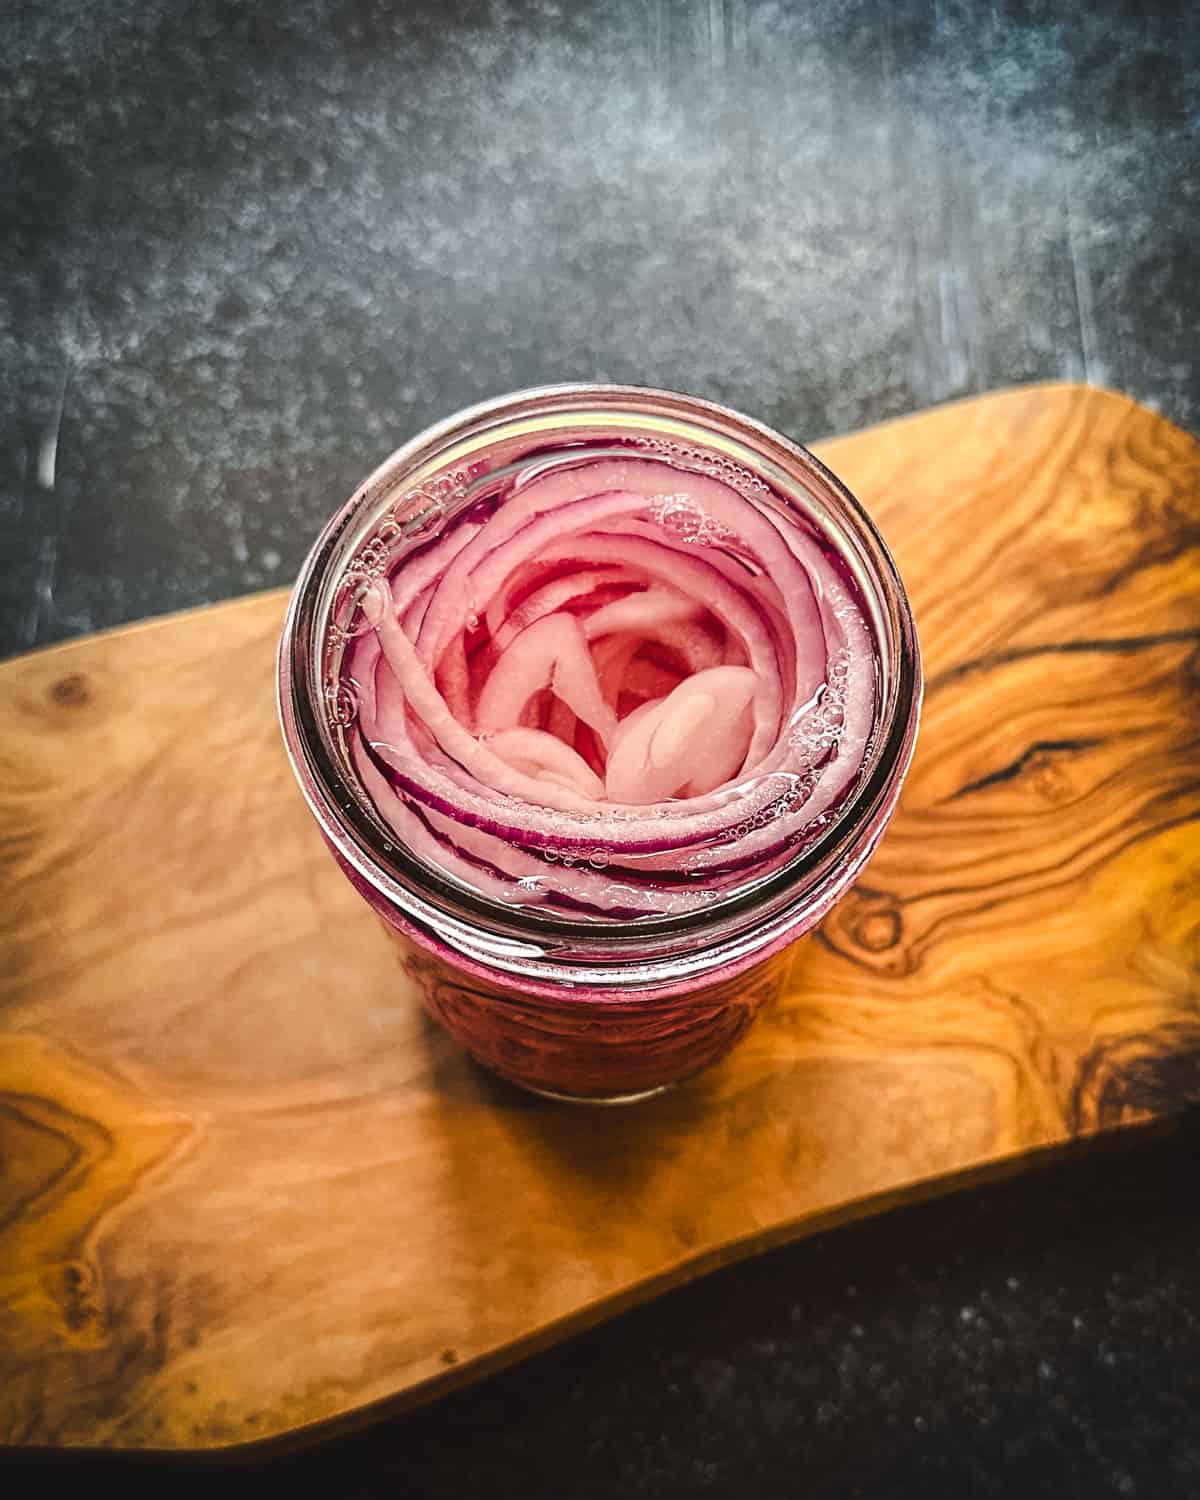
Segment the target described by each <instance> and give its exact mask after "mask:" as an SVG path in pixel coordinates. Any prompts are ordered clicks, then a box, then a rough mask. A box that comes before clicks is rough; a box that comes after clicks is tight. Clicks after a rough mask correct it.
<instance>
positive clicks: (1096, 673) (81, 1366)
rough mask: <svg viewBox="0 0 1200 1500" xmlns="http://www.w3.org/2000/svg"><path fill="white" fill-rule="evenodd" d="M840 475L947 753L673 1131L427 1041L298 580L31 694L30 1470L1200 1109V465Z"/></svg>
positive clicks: (6, 860)
mask: <svg viewBox="0 0 1200 1500" xmlns="http://www.w3.org/2000/svg"><path fill="white" fill-rule="evenodd" d="M819 451H820V453H821V455H822V456H823V457H824V458H825V459H826V460H827V461H828V462H829V463H830V464H831V465H832V466H833V467H834V468H835V469H836V470H837V471H838V472H839V473H840V474H841V475H842V476H843V477H844V478H845V479H846V480H847V481H848V483H849V484H850V485H851V487H852V488H853V489H854V490H855V491H856V492H857V493H858V494H859V495H860V496H861V498H862V499H863V500H864V501H865V502H866V503H867V505H868V507H869V508H870V509H871V510H872V512H873V513H874V515H875V516H876V517H877V519H878V521H879V522H880V524H881V526H882V528H883V531H884V533H885V535H886V536H887V538H888V540H889V541H890V542H891V544H892V546H893V548H894V550H895V553H896V556H897V560H898V562H899V565H900V569H901V572H902V573H903V575H904V577H905V579H906V580H907V582H908V585H909V589H910V591H911V594H912V599H913V604H914V607H915V611H916V615H917V621H918V626H919V628H920V631H921V636H922V640H923V642H924V649H925V654H926V666H927V671H928V676H929V691H928V697H927V705H926V712H925V720H924V725H923V728H922V736H921V740H920V743H919V747H918V751H917V757H916V761H915V764H914V767H913V770H912V774H911V777H910V779H909V782H908V785H907V788H906V791H905V795H904V798H903V801H902V804H901V809H900V812H899V814H898V816H897V818H896V820H895V823H894V824H893V826H892V829H891V831H890V832H889V834H888V835H887V837H886V838H885V839H884V842H883V845H882V847H881V849H880V851H879V853H878V854H877V855H876V857H875V859H874V861H873V863H872V864H871V866H870V868H869V870H868V872H867V875H866V877H865V879H864V881H863V882H862V884H860V885H859V887H858V888H857V889H856V890H855V891H854V892H853V893H852V894H851V895H850V896H849V897H848V898H847V899H846V900H845V901H844V902H843V903H842V905H841V906H840V907H839V908H838V909H837V910H836V911H835V913H834V914H833V916H832V917H831V918H830V919H829V920H828V921H827V922H826V923H825V925H824V927H823V929H822V930H820V931H819V932H818V933H817V934H816V935H815V936H813V937H811V938H810V939H808V940H807V941H805V942H804V943H802V944H801V945H800V946H799V948H798V949H797V951H796V954H795V960H794V964H793V966H792V969H791V980H790V986H789V989H788V993H787V996H786V999H785V1000H784V1001H783V1002H782V1003H781V1004H779V1005H778V1007H777V1008H775V1009H774V1010H773V1011H772V1012H770V1013H768V1014H766V1015H765V1016H764V1017H763V1018H762V1019H761V1020H760V1022H759V1023H758V1025H757V1027H756V1028H755V1029H754V1030H753V1031H752V1032H751V1034H750V1036H749V1039H748V1040H747V1041H746V1042H745V1043H744V1044H743V1045H742V1046H741V1047H740V1049H739V1050H738V1051H737V1052H736V1053H735V1054H734V1055H733V1056H732V1057H731V1058H729V1059H728V1060H727V1061H726V1062H725V1063H723V1064H722V1065H720V1066H719V1067H717V1068H716V1069H715V1070H713V1071H712V1072H710V1073H709V1074H707V1075H705V1076H703V1077H701V1078H699V1079H696V1080H694V1081H693V1082H691V1083H689V1084H687V1085H686V1086H684V1087H682V1088H680V1089H679V1090H677V1091H676V1092H674V1093H672V1094H669V1095H667V1096H665V1097H663V1098H660V1099H657V1100H654V1101H651V1102H649V1103H646V1104H643V1105H638V1106H632V1107H629V1108H626V1109H623V1110H599V1109H578V1108H571V1107H569V1106H562V1105H554V1104H550V1103H546V1102H543V1101H540V1100H536V1099H534V1098H531V1097H528V1096H526V1095H524V1094H522V1093H520V1092H518V1091H517V1090H515V1089H511V1088H509V1087H507V1086H506V1085H503V1084H501V1083H498V1082H496V1081H494V1080H491V1079H490V1078H488V1077H487V1076H485V1075H484V1074H483V1073H481V1072H480V1071H479V1070H478V1069H476V1068H475V1067H474V1066H473V1065H472V1064H471V1063H469V1062H468V1061H467V1060H466V1059H465V1057H464V1056H463V1055H462V1054H461V1053H460V1052H459V1051H458V1050H457V1048H456V1047H455V1046H454V1045H453V1044H452V1043H450V1042H449V1041H448V1040H447V1039H446V1038H445V1037H444V1036H442V1035H441V1034H440V1033H439V1032H438V1031H437V1030H436V1029H434V1028H433V1027H432V1025H430V1024H429V1023H428V1022H426V1020H425V1019H424V1018H423V1016H422V1014H421V1012H420V1011H419V1010H418V1008H417V1006H416V1003H415V1000H414V997H413V996H412V994H411V993H410V992H409V990H408V989H407V987H406V983H405V981H404V979H403V977H402V975H401V973H400V970H399V968H398V967H397V961H396V959H395V958H394V957H393V952H392V949H391V947H390V946H389V943H388V942H387V940H386V938H385V936H384V934H383V933H382V931H380V930H378V929H377V927H376V925H375V922H374V919H373V918H372V917H371V916H370V915H369V914H368V912H367V911H366V909H365V907H363V906H361V905H360V903H359V901H358V898H357V897H356V896H355V895H354V893H353V892H352V890H351V889H350V887H349V885H348V884H347V883H346V882H345V881H344V880H343V878H342V876H341V875H340V874H339V873H338V872H337V870H336V869H335V868H334V866H333V864H332V862H331V861H330V859H329V858H328V856H327V855H326V853H325V850H324V847H323V845H322V843H321V840H320V838H319V837H318V834H317V831H316V828H315V827H314V826H313V824H312V822H311V820H310V818H309V816H308V814H307V812H306V810H305V808H304V806H303V805H302V803H301V800H300V795H299V793H298V791H297V790H296V788H295V786H294V785H293V782H292V778H291V774H290V772H289V770H288V768H287V766H286V764H285V761H284V756H283V752H282V749H281V747H280V742H279V734H278V731H277V729H276V724H275V712H274V704H273V696H272V692H273V688H272V671H273V653H274V646H275V639H276V634H277V631H278V628H279V624H280V620H281V616H282V611H283V602H284V600H283V595H282V594H280V593H272V594H265V595H260V596H258V597H255V598H251V599H246V600H243V601H241V602H238V603H234V604H228V605H221V606H218V607H216V608H212V609H205V610H199V611H195V612H193V613H190V614H186V615H181V616H176V617H174V618H172V619H167V620H161V621H156V622H154V623H151V624H149V625H143V626H138V627H136V628H134V629H131V630H124V631H118V632H115V633H113V634H109V635H104V636H100V637H98V638H95V639H92V640H86V641H80V642H77V643H75V644H72V645H68V646H63V647H59V648H56V649H53V650H49V651H44V652H40V653H38V654H36V655H33V656H29V657H25V658H22V659H20V660H17V661H12V662H9V663H7V664H5V665H4V666H2V667H0V800H2V804H3V825H2V827H3V836H2V851H3V852H2V858H3V878H4V882H5V891H4V895H3V900H2V902H0V934H2V943H3V949H2V957H3V963H2V974H0V982H2V985H3V989H2V996H3V999H2V1009H0V1441H4V1442H7V1443H9V1444H18V1445H52V1446H73V1445H95V1446H102V1447H113V1448H115V1447H127V1448H159V1449H193V1450H194V1449H219V1448H223V1447H228V1446H230V1445H237V1444H243V1443H247V1442H253V1441H262V1440H269V1439H277V1440H278V1439H282V1438H284V1437H288V1438H290V1439H294V1438H295V1437H296V1435H297V1434H298V1433H300V1432H303V1433H304V1434H305V1435H313V1434H314V1433H316V1432H318V1431H321V1430H325V1428H326V1426H327V1425H328V1424H332V1423H334V1422H338V1423H341V1424H345V1423H346V1422H348V1421H349V1420H352V1419H358V1418H362V1417H363V1416H364V1415H366V1414H367V1413H368V1409H371V1410H378V1409H380V1408H379V1406H378V1404H379V1403H384V1404H385V1405H386V1406H388V1407H390V1408H394V1407H395V1406H397V1405H403V1404H411V1403H414V1402H416V1401H419V1400H423V1399H425V1398H428V1397H429V1396H432V1395H434V1394H435V1393H437V1392H439V1391H441V1390H444V1389H446V1388H448V1387H449V1386H451V1385H454V1384H458V1383H461V1382H463V1381H466V1380H468V1379H472V1378H474V1377H476V1376H478V1375H480V1374H482V1373H483V1372H484V1371H486V1370H490V1369H494V1368H496V1367H497V1366H498V1365H500V1364H503V1363H505V1362H507V1361H511V1360H513V1359H515V1358H517V1357H518V1356H519V1355H520V1354H522V1353H525V1352H527V1351H529V1350H531V1349H532V1348H534V1347H536V1346H538V1345H539V1344H545V1343H547V1342H549V1341H551V1340H554V1339H559V1338H562V1337H565V1336H566V1335H567V1334H569V1333H571V1332H572V1331H573V1330H576V1329H579V1328H581V1327H583V1326H584V1325H586V1324H589V1323H593V1322H595V1321H597V1320H599V1319H601V1318H604V1317H607V1316H609V1315H610V1314H612V1313H614V1312H616V1311H617V1310H618V1309H620V1308H623V1307H627V1306H629V1305H630V1304H632V1303H635V1302H637V1301H639V1300H642V1299H644V1298H646V1297H649V1296H651V1295H653V1294H654V1293H655V1292H658V1291H661V1290H662V1289H663V1288H665V1287H667V1286H670V1285H672V1284H675V1283H678V1282H681V1281H685V1280H687V1279H688V1278H689V1277H694V1276H697V1275H699V1274H701V1273H702V1272H704V1271H706V1270H708V1269H710V1268H712V1267H714V1266H716V1265H719V1264H721V1263H723V1262H726V1261H729V1260H732V1259H735V1258H737V1257H739V1256H744V1255H749V1254H751V1253H753V1252H754V1251H756V1250H759V1249H762V1248H763V1247H765V1246H767V1245H771V1244H776V1243H778V1242H780V1241H783V1240H787V1239H791V1238H794V1237H796V1236H798V1235H801V1234H805V1233H809V1232H811V1231H813V1230H816V1229H819V1228H821V1227H824V1226H826V1225H829V1224H832V1223H835V1222H837V1221H839V1220H844V1219H848V1218H851V1217H853V1216H855V1215H861V1214H865V1213H871V1212H875V1211H877V1210H879V1209H881V1208H883V1207H886V1206H887V1205H889V1204H893V1203H896V1202H899V1201H903V1200H905V1199H906V1198H910V1197H913V1196H914V1195H916V1194H919V1193H925V1192H928V1191H930V1190H936V1189H939V1188H943V1187H945V1186H947V1185H949V1184H952V1183H961V1182H963V1181H965V1180H968V1179H970V1178H971V1177H972V1176H974V1175H977V1174H979V1173H980V1172H982V1171H985V1170H988V1169H995V1168H997V1167H998V1166H1004V1165H1008V1166H1011V1164H1012V1163H1013V1162H1014V1160H1016V1159H1017V1158H1021V1159H1024V1160H1029V1159H1031V1158H1032V1157H1033V1156H1034V1155H1035V1154H1036V1153H1038V1152H1040V1151H1043V1150H1044V1149H1045V1148H1048V1147H1054V1146H1060V1145H1063V1144H1065V1143H1068V1142H1070V1141H1072V1140H1074V1139H1077V1138H1079V1137H1082V1136H1085V1135H1088V1134H1090V1133H1092V1132H1095V1131H1097V1130H1100V1129H1108V1128H1116V1127H1121V1126H1126V1125H1131V1124H1134V1123H1137V1122H1143V1121H1147V1120H1150V1119H1153V1118H1156V1117H1162V1116H1166V1115H1169V1114H1171V1113H1172V1112H1175V1111H1178V1110H1180V1109H1181V1108H1183V1107H1184V1106H1185V1105H1186V1104H1187V1103H1189V1102H1194V1101H1196V1100H1197V1099H1200V1000H1198V998H1197V967H1198V960H1200V925H1198V924H1200V833H1198V825H1197V818H1198V816H1200V738H1198V733H1197V729H1198V725H1197V719H1198V717H1200V692H1198V688H1200V675H1198V667H1200V562H1198V556H1197V544H1198V542H1200V448H1198V447H1197V445H1196V444H1195V443H1194V442H1193V441H1192V440H1191V439H1190V438H1188V437H1186V436H1185V435H1184V434H1183V433H1181V432H1179V431H1177V430H1176V429H1174V428H1172V427H1170V426H1169V425H1168V424H1167V423H1166V422H1164V421H1162V420H1160V419H1159V418H1158V417H1155V416H1153V415H1152V414H1151V413H1149V412H1148V411H1145V410H1143V409H1142V408H1140V407H1138V406H1136V405H1135V404H1134V403H1133V402H1132V401H1129V400H1127V399H1125V398H1123V397H1120V396H1116V395H1112V394H1108V393H1106V392H1101V391H1094V390H1087V389H1084V388H1081V387H1074V386H1049V387H1041V388H1030V389H1024V390H1017V391H1011V392H1007V393H1004V394H1001V395H997V396H990V397H986V398H983V399H980V400H975V401H969V402H965V403H962V404H960V405H956V406H951V407H946V408H944V409H942V410H939V411H935V412H931V413H929V414H927V415H924V416H919V417H914V418H911V419H908V420H905V421H901V422H896V423H892V424H889V425H887V426H884V427H879V428H875V429H873V430H872V431H870V432H866V433H862V434H860V435H858V436H856V437H850V438H843V439H839V440H838V441H836V442H831V443H826V444H823V445H821V447H820V450H819Z"/></svg>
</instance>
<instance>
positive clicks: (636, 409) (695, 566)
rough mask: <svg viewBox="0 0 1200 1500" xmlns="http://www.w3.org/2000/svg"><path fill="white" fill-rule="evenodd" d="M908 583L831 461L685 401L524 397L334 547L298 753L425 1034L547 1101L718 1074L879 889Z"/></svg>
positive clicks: (395, 458)
mask: <svg viewBox="0 0 1200 1500" xmlns="http://www.w3.org/2000/svg"><path fill="white" fill-rule="evenodd" d="M920 702H921V665H920V657H919V653H918V647H917V640H916V634H915V631H914V628H913V621H912V616H911V613H910V610H909V607H908V602H907V600H906V598H905V594H904V590H903V587H902V585H901V582H900V579H899V577H898V575H897V573H896V569H895V566H894V564H893V562H892V559H891V557H890V556H889V554H888V552H887V549H886V547H885V546H884V544H883V542H882V540H881V539H880V537H879V535H878V533H877V532H876V530H875V528H874V527H873V526H872V524H871V522H870V520H869V519H868V518H867V516H866V514H865V513H864V512H863V510H862V508H861V507H860V506H859V504H858V503H857V502H856V501H855V499H854V498H853V497H852V496H851V495H850V493H849V492H848V491H847V490H846V488H845V487H844V486H843V485H842V484H841V483H840V482H839V481H838V480H837V479H836V478H835V477H834V476H833V475H832V474H831V473H830V472H829V471H828V470H827V469H826V468H824V467H823V466H822V465H821V464H820V463H819V462H818V461H817V460H816V459H815V458H814V457H813V456H812V455H811V454H809V453H808V452H807V451H805V450H804V449H803V448H800V447H798V446H797V445H796V444H794V443H791V442H789V441H788V440H787V439H786V438H783V437H781V436H780V435H779V434H777V433H775V432H772V431H771V430H770V429H769V428H767V427H764V426H762V425H760V424H759V423H757V422H754V421H752V420H750V419H748V418H746V417H743V416H740V415H738V414H737V413H736V412H733V411H730V410H728V409H726V408H723V407H720V406H716V405H713V404H710V403H707V402H703V401H699V400H696V399H693V398H691V397H688V396H683V395H677V394H674V393H671V392H666V391H655V390H642V389H637V388H631V387H619V386H603V385H591V386H584V385H572V386H555V387H548V388H545V389H540V390H529V391H521V392H517V393H516V394H513V395H510V396H505V397H502V398H500V399H498V400H495V401H491V402H488V403H486V404H484V405H482V406H477V407H473V408H471V409H470V410H468V411H464V412H461V413H459V414H458V415H456V416H453V417H451V418H449V419H448V420H447V421H445V422H443V423H441V424H439V425H438V426H436V427H432V428H430V429H429V430H428V431H426V432H423V433H421V434H420V435H419V436H417V437H415V438H414V439H413V440H412V441H411V442H409V443H408V444H406V445H405V446H404V447H403V448H401V449H399V450H398V451H397V452H396V453H394V454H393V455H392V456H391V458H389V459H387V460H386V462H385V463H384V464H382V465H381V467H380V468H378V469H377V470H376V471H375V473H374V474H372V475H371V477H370V478H369V479H368V480H367V481H366V482H365V483H364V484H363V485H362V487H361V488H360V489H359V490H358V491H357V493H356V494H355V495H354V496H353V497H352V498H351V499H350V500H349V502H348V503H347V504H346V505H345V506H344V507H343V508H342V509H341V510H340V511H339V512H338V513H337V515H335V516H334V517H333V519H332V520H331V521H330V522H329V524H328V526H327V527H326V528H325V530H324V531H323V532H322V534H321V536H320V537H319V538H318V540H317V543H316V545H315V546H314V548H313V550H312V552H311V553H310V555H309V557H308V559H307V561H306V562H305V564H304V567H303V569H302V571H301V574H300V577H299V580H298V582H297V584H296V588H295V592H294V594H293V596H292V600H291V605H290V608H289V611H288V616H287V621H286V624H285V627H284V633H283V639H282V642H281V646H280V653H279V704H280V715H281V720H282V725H283V731H284V738H285V741H286V744H287V749H288V753H289V755H290V757H291V761H292V765H293V767H294V769H295V772H296V775H297V778H298V779H299V782H300V785H301V788H302V790H303V792H304V795H305V798H306V799H307V801H308V804H309V807H310V808H311V810H312V812H313V814H314V816H315V817H316V819H317V821H318V823H319V824H320V827H321V830H322V832H323V834H324V836H325V839H326V841H327V842H328V844H329V846H330V848H331V850H332V851H333V854H334V856H335V858H336V860H337V862H338V864H339V865H340V866H341V868H342V870H343V871H344V872H345V874H346V875H347V876H348V878H349V879H350V880H351V881H352V882H353V884H354V886H355V887H356V889H357V890H358V891H359V892H360V894H361V895H362V896H363V898H364V899H365V900H366V901H367V902H368V903H369V904H370V906H371V907H372V908H373V909H374V910H375V912H376V913H377V914H378V915H379V917H380V918H381V919H382V920H383V922H384V924H385V925H386V927H387V928H388V930H389V932H390V933H391V934H392V935H393V937H394V939H395V941H396V943H397V945H398V948H399V951H400V954H401V956H402V961H403V963H404V966H405V968H406V969H407V971H408V973H409V974H410V975H411V977H412V978H413V980H414V981H415V982H416V984H417V986H418V989H419V991H420V994H421V996H422V999H423V1002H424V1004H425V1006H426V1007H427V1009H428V1010H429V1012H430V1013H431V1014H432V1015H433V1016H434V1017H435V1018H436V1019H437V1020H438V1021H439V1022H441V1024H442V1025H443V1026H444V1027H445V1028H446V1029H447V1030H448V1031H449V1032H450V1033H451V1035H453V1036H454V1037H455V1038H456V1039H457V1040H458V1041H459V1042H460V1043H461V1044H462V1045H463V1046H464V1047H465V1048H466V1049H467V1050H468V1051H469V1052H470V1053H471V1054H472V1056H474V1057H475V1058H476V1059H477V1060H478V1061H479V1062H481V1063H482V1064H484V1065H485V1066H486V1067H488V1068H491V1069H492V1070H494V1071H495V1072H496V1073H499V1074H501V1075H502V1076H503V1077H505V1078H507V1079H510V1080H511V1081H512V1082H514V1083H517V1084H520V1085H522V1086H524V1087H525V1088H528V1089H532V1090H534V1091H535V1092H538V1093H542V1094H547V1095H550V1096H551V1097H555V1098H562V1099H569V1100H582V1101H588V1102H617V1101H624V1100H630V1099H635V1098H641V1097H644V1096H645V1095H647V1094H649V1093H653V1092H655V1091H657V1090H660V1089H662V1088H665V1087H667V1086H669V1085H670V1084H672V1083H675V1082H678V1081H679V1080H681V1079H683V1078H686V1077H688V1076H689V1075H690V1074H693V1073H695V1072H697V1071H698V1070H700V1069H701V1068H704V1067H706V1066H708V1065H709V1064H710V1063H712V1062H715V1061H716V1060H717V1059H718V1058H719V1057H721V1056H722V1055H723V1054H724V1053H725V1052H727V1051H728V1050H729V1048H730V1047H732V1046H733V1044H734V1043H735V1042H736V1041H737V1039H738V1038H739V1037H740V1036H741V1035H742V1034H743V1032H744V1031H745V1030H746V1028H747V1026H748V1025H749V1024H750V1022H751V1021H752V1019H753V1017H754V1015H755V1013H756V1012H757V1011H758V1010H759V1009H760V1008H761V1006H762V1005H763V1004H764V1003H766V1002H767V1001H769V1000H770V999H771V998H773V996H774V995H775V994H776V993H777V991H778V989H779V987H780V985H781V983H782V979H783V975H784V972H785V967H786V961H787V956H788V954H787V949H788V946H789V945H790V944H791V943H792V942H793V941H794V940H795V939H796V938H798V937H800V936H801V935H802V934H804V933H805V932H807V931H809V929H811V928H812V927H813V926H814V925H815V924H816V923H817V922H819V921H820V920H821V918H822V917H823V916H824V915H825V913H826V912H827V911H828V910H829V908H830V907H831V906H832V904H833V903H834V902H835V901H836V900H837V899H838V898H839V897H840V896H841V895H842V894H843V893H844V892H845V891H846V890H847V888H848V887H849V886H850V884H851V883H852V881H853V880H854V879H855V878H856V876H857V875H858V874H859V872H860V871H861V870H862V868H863V865H864V864H865V862H866V860H867V859H868V857H869V856H870V854H871V852H872V850H873V849H874V847H875V845H876V843H877V842H878V840H879V838H880V836H881V834H882V833H883V831H884V828H885V826H886V825H887V822H888V820H889V818H890V816H891V814H892V812H893V810H894V808H895V805H896V799H897V797H898V795H899V791H900V786H901V782H902V780H903V778H904V775H905V772H906V771H907V769H908V765H909V762H910V760H911V757H912V751H913V743H914V739H915V735H916V729H917V720H918V716H919V712H920Z"/></svg>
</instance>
